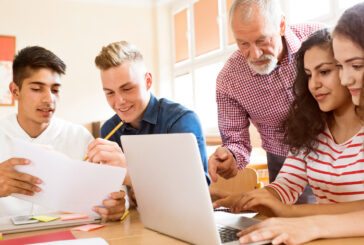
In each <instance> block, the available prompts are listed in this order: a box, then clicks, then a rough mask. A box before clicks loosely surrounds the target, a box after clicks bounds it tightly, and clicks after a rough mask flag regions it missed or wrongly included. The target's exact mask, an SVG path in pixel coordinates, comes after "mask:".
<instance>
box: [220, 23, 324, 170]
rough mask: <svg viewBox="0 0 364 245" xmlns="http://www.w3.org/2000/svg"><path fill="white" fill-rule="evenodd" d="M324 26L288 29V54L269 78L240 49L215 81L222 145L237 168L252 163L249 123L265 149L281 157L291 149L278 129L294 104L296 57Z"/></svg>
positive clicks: (290, 27) (295, 26) (305, 25)
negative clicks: (306, 40) (293, 87)
mask: <svg viewBox="0 0 364 245" xmlns="http://www.w3.org/2000/svg"><path fill="white" fill-rule="evenodd" d="M323 27H324V26H323V25H320V24H300V25H292V26H287V30H286V34H285V36H284V38H285V41H286V45H287V50H288V52H287V55H286V56H285V57H283V59H282V61H281V64H280V65H279V66H277V67H276V68H275V69H274V70H273V71H272V72H271V73H270V74H268V75H260V74H258V73H256V72H254V71H253V70H252V69H251V68H250V67H249V65H248V63H247V61H246V59H245V58H244V57H243V55H242V54H241V52H240V51H239V50H237V51H235V52H234V53H233V54H232V55H231V57H230V58H229V59H228V61H227V62H226V64H225V66H224V67H223V69H222V70H221V71H220V73H219V75H218V77H217V81H216V101H217V107H218V122H219V130H220V134H221V138H222V142H223V146H225V147H227V148H228V149H229V150H230V151H231V152H233V154H234V156H235V158H236V160H237V164H238V169H243V168H244V167H245V166H246V165H247V164H248V163H249V156H250V152H251V148H252V147H251V144H250V136H249V125H250V122H252V123H253V124H254V126H255V127H256V128H257V129H258V132H259V133H260V136H261V139H262V147H263V149H264V150H266V151H267V152H269V153H272V154H275V155H279V156H286V155H287V153H288V146H287V145H284V144H283V143H282V140H283V137H284V134H283V133H282V132H281V130H280V128H279V127H280V124H281V122H282V120H283V119H285V118H286V116H287V114H288V111H289V108H290V105H291V103H292V101H293V93H292V85H293V82H294V80H295V77H296V62H295V55H296V53H297V51H298V49H299V48H300V46H301V42H302V41H304V40H305V39H306V38H307V37H308V36H309V35H310V34H311V33H312V32H314V31H316V30H318V29H321V28H323Z"/></svg>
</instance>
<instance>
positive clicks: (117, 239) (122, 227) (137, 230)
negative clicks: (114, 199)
mask: <svg viewBox="0 0 364 245" xmlns="http://www.w3.org/2000/svg"><path fill="white" fill-rule="evenodd" d="M69 229H70V227H68V228H59V229H52V230H42V231H32V232H25V233H17V234H8V235H4V237H3V239H4V240H5V239H11V238H18V237H24V236H33V235H39V234H44V233H49V232H57V231H65V230H69ZM72 233H73V235H74V236H75V237H77V238H91V237H102V238H104V239H105V240H106V241H107V242H108V243H109V244H110V245H119V244H127V245H155V244H157V245H167V244H168V245H175V244H176V245H179V244H187V243H185V242H182V241H179V240H177V239H174V238H171V237H168V236H165V235H162V234H160V233H157V232H154V231H151V230H148V229H145V228H144V227H143V224H142V223H141V221H140V219H139V215H138V213H137V212H136V211H135V210H132V211H131V212H130V215H129V216H128V217H127V218H126V219H125V220H124V221H122V222H110V223H106V227H104V228H101V229H98V230H94V231H90V232H83V231H72ZM307 244H310V245H343V244H350V245H359V244H360V245H362V244H364V237H359V238H345V239H324V240H317V241H313V242H310V243H307Z"/></svg>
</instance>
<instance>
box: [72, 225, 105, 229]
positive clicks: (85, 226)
mask: <svg viewBox="0 0 364 245" xmlns="http://www.w3.org/2000/svg"><path fill="white" fill-rule="evenodd" d="M104 226H105V225H92V224H91V225H82V226H78V227H75V228H72V230H73V231H92V230H96V229H99V228H101V227H104Z"/></svg>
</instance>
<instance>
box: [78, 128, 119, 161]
mask: <svg viewBox="0 0 364 245" xmlns="http://www.w3.org/2000/svg"><path fill="white" fill-rule="evenodd" d="M122 125H123V122H120V123H119V124H118V125H116V127H115V128H114V129H113V130H111V131H110V133H109V134H108V135H106V137H105V138H104V139H105V140H108V139H109V138H110V137H111V136H112V135H113V134H114V133H115V132H116V130H118V129H119V128H120V127H121V126H122ZM87 159H88V156H86V157H85V159H84V161H86V160H87Z"/></svg>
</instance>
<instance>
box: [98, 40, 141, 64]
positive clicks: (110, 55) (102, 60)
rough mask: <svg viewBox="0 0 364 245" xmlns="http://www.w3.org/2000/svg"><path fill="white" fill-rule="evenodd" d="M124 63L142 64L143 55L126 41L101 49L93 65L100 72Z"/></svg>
mask: <svg viewBox="0 0 364 245" xmlns="http://www.w3.org/2000/svg"><path fill="white" fill-rule="evenodd" d="M125 61H128V62H143V55H142V54H141V53H140V51H139V50H138V49H137V48H136V47H135V46H134V45H133V44H131V43H129V42H127V41H120V42H114V43H110V44H109V45H107V46H104V47H102V49H101V51H100V53H99V54H98V55H97V56H96V58H95V64H96V66H97V67H98V68H99V69H100V70H107V69H109V68H111V67H117V66H119V65H121V64H123V63H124V62H125Z"/></svg>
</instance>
